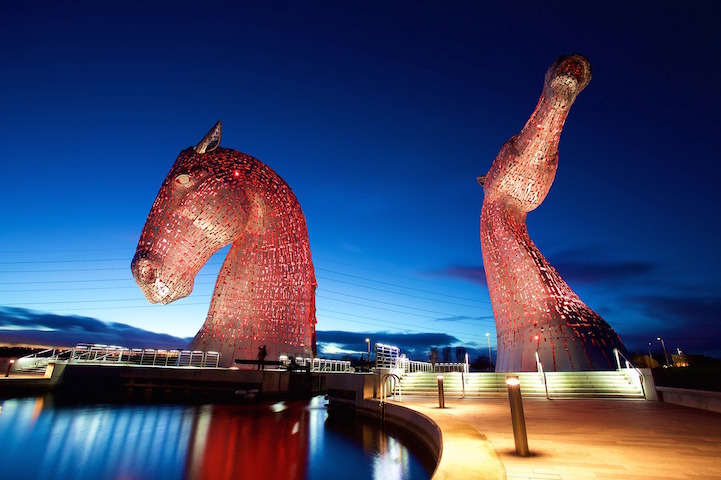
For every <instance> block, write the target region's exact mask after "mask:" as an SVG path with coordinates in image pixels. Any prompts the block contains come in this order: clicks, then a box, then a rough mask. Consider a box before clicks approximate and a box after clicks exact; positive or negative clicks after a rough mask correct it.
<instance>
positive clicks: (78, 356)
mask: <svg viewBox="0 0 721 480" xmlns="http://www.w3.org/2000/svg"><path fill="white" fill-rule="evenodd" d="M67 361H68V363H71V364H72V363H84V364H114V365H137V366H146V367H196V368H218V364H219V363H220V353H218V352H202V351H199V350H195V351H190V350H164V349H153V348H133V349H130V348H126V347H121V346H117V345H86V344H78V345H76V346H75V347H74V348H73V349H72V351H71V353H70V357H69V358H68V359H67Z"/></svg>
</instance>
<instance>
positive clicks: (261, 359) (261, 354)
mask: <svg viewBox="0 0 721 480" xmlns="http://www.w3.org/2000/svg"><path fill="white" fill-rule="evenodd" d="M266 355H268V351H267V350H266V349H265V345H261V346H260V347H258V358H257V360H258V370H265V364H264V363H263V362H264V360H265V356H266Z"/></svg>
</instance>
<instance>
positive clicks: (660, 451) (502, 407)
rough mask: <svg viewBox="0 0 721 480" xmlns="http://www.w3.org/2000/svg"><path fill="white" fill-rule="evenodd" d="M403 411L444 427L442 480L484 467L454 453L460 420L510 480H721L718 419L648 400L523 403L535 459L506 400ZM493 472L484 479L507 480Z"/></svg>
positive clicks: (417, 404)
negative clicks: (521, 445)
mask: <svg viewBox="0 0 721 480" xmlns="http://www.w3.org/2000/svg"><path fill="white" fill-rule="evenodd" d="M394 403H396V402H394ZM400 405H402V406H404V407H406V408H410V409H413V410H416V411H419V412H421V413H423V414H424V415H426V416H428V417H430V418H431V419H433V420H434V421H435V422H436V423H437V424H438V425H439V427H440V428H441V431H442V432H443V457H442V460H441V466H442V469H439V472H438V473H439V475H438V476H437V478H449V479H450V478H459V479H462V478H466V477H465V476H464V474H463V472H464V470H466V466H465V464H467V463H473V462H477V461H479V460H480V459H478V458H475V457H474V456H473V455H464V454H463V452H462V451H461V452H459V451H454V445H458V446H460V445H463V442H467V441H468V438H469V436H468V435H467V433H468V429H465V431H464V430H463V429H459V428H458V422H459V421H461V422H463V423H465V424H467V425H468V426H471V427H472V428H473V429H475V430H477V432H478V433H479V435H476V436H474V441H479V442H483V441H487V442H488V443H489V445H490V447H491V448H490V449H489V450H495V452H496V453H497V454H498V455H499V457H500V461H501V463H502V466H503V469H505V475H506V477H507V478H509V479H512V480H521V479H544V480H546V479H563V480H576V479H599V478H605V479H611V478H612V479H628V480H639V479H721V413H715V412H710V411H706V410H698V409H693V408H688V407H681V406H678V405H672V404H666V403H660V402H652V401H645V400H611V399H590V400H585V399H584V400H546V399H537V398H533V399H524V401H523V407H524V412H525V417H526V429H527V433H528V445H529V449H530V452H531V455H530V456H529V457H520V456H517V455H516V453H515V444H514V440H513V430H512V427H511V414H510V407H509V403H508V399H468V398H466V399H454V398H448V397H446V399H445V406H446V408H444V409H440V408H438V399H437V398H432V397H415V398H413V397H404V398H403V401H402V403H400ZM461 437H463V438H461ZM459 448H460V447H459ZM491 463H492V462H491ZM490 470H491V471H489V472H487V476H486V477H485V478H489V479H491V478H492V479H496V478H499V475H500V476H501V478H502V475H503V472H500V473H499V469H498V468H492V469H490ZM456 474H457V475H456ZM475 478H478V477H475Z"/></svg>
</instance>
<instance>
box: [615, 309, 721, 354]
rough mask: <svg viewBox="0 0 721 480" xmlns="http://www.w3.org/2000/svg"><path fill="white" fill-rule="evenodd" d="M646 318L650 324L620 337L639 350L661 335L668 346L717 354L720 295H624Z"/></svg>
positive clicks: (720, 330) (720, 351)
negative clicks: (651, 325) (650, 326)
mask: <svg viewBox="0 0 721 480" xmlns="http://www.w3.org/2000/svg"><path fill="white" fill-rule="evenodd" d="M625 300H626V302H628V303H629V304H631V305H634V306H635V307H636V308H638V309H639V310H640V311H642V312H643V313H645V314H646V315H647V316H648V317H649V318H652V319H654V322H653V327H652V328H648V327H645V328H644V330H643V333H641V332H639V330H640V328H638V327H636V328H634V331H631V332H629V333H626V334H624V336H623V338H624V341H626V342H628V343H630V342H634V343H633V344H634V345H638V348H639V349H641V350H643V349H644V348H647V347H648V342H649V341H651V342H652V344H654V341H655V340H656V338H657V337H661V338H664V340H665V342H666V346H667V347H668V348H669V350H675V349H676V348H677V347H678V348H681V349H682V350H685V351H686V352H688V353H697V354H705V355H710V356H714V357H721V298H719V297H718V296H715V295H708V296H695V297H694V296H689V297H678V296H670V295H669V296H651V295H646V296H634V297H628V298H627V299H625Z"/></svg>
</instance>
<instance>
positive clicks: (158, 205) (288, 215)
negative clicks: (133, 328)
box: [131, 122, 317, 366]
mask: <svg viewBox="0 0 721 480" xmlns="http://www.w3.org/2000/svg"><path fill="white" fill-rule="evenodd" d="M220 135H221V127H220V122H218V124H216V126H215V127H213V129H211V131H210V132H209V133H208V135H206V137H205V138H203V140H201V142H200V143H199V144H198V145H197V146H196V147H194V148H188V149H186V150H183V151H182V152H180V155H179V156H178V158H177V160H176V161H175V164H174V165H173V167H172V168H171V169H170V173H169V174H168V176H167V178H166V179H165V181H164V182H163V184H162V186H161V187H160V191H159V192H158V195H157V197H156V199H155V202H154V203H153V206H152V208H151V210H150V214H149V215H148V219H147V221H146V223H145V227H144V228H143V232H142V234H141V236H140V241H139V242H138V248H137V251H136V253H135V257H134V258H133V261H132V264H131V270H132V272H133V277H135V280H136V281H137V283H138V285H139V286H140V288H141V289H142V291H143V293H144V294H145V296H146V297H147V298H148V300H149V301H150V302H152V303H158V302H160V303H163V304H167V303H170V302H172V301H174V300H177V299H179V298H182V297H185V296H187V295H189V294H190V292H191V291H192V289H193V281H194V278H195V275H196V274H197V273H198V271H199V270H200V268H201V267H202V266H203V265H204V264H205V263H206V262H207V261H208V259H209V258H210V257H211V256H212V255H213V254H214V253H215V252H217V251H218V250H220V249H221V248H222V247H224V246H226V245H228V244H232V245H231V247H230V251H229V252H228V255H227V256H226V258H225V261H224V262H223V266H222V267H221V269H220V273H219V274H218V279H217V281H216V283H215V290H214V292H213V297H212V299H211V302H210V309H209V311H208V316H207V318H206V320H205V323H204V324H203V326H202V327H201V329H200V331H199V332H198V333H197V335H196V336H195V338H194V339H193V341H192V342H191V344H190V346H189V347H188V348H189V349H192V350H205V351H217V352H220V353H221V362H220V364H221V365H222V366H230V365H231V364H232V363H233V360H234V359H235V358H241V359H255V358H256V356H257V353H258V348H259V347H260V346H261V345H265V346H266V350H267V357H266V360H273V359H277V358H278V356H279V355H281V354H285V355H289V356H303V357H310V356H314V354H315V324H316V318H315V289H316V285H317V284H316V279H315V272H314V269H313V262H312V260H311V255H310V245H309V241H308V230H307V227H306V222H305V217H304V215H303V212H302V210H301V208H300V205H299V203H298V200H297V199H296V197H295V195H294V194H293V191H292V190H291V189H290V187H289V186H288V184H287V183H285V181H284V180H283V179H282V178H280V177H279V176H278V174H276V173H275V172H274V171H273V170H272V169H271V168H270V167H268V166H267V165H265V164H263V163H262V162H260V161H259V160H257V159H255V158H253V157H251V156H249V155H246V154H244V153H241V152H238V151H236V150H231V149H226V148H219V147H218V145H219V143H220Z"/></svg>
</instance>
